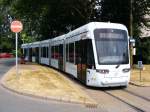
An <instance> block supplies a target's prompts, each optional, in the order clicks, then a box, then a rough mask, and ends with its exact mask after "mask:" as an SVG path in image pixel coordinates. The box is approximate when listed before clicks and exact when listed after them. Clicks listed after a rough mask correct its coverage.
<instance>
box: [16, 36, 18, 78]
mask: <svg viewBox="0 0 150 112" xmlns="http://www.w3.org/2000/svg"><path fill="white" fill-rule="evenodd" d="M16 75H17V76H18V33H16Z"/></svg>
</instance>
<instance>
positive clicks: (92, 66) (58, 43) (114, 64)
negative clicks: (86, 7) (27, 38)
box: [22, 22, 130, 87]
mask: <svg viewBox="0 0 150 112" xmlns="http://www.w3.org/2000/svg"><path fill="white" fill-rule="evenodd" d="M22 48H23V50H24V53H25V54H24V56H25V59H26V60H27V61H32V62H37V63H40V64H45V65H49V66H51V67H54V68H56V69H59V70H61V71H64V72H66V73H68V74H70V75H72V76H74V77H75V78H77V79H79V80H80V81H81V82H83V83H85V84H86V85H88V86H95V87H114V86H127V85H128V83H129V79H130V58H129V57H130V56H129V36H128V31H127V28H126V27H125V26H124V25H121V24H115V23H104V22H91V23H89V24H86V25H84V26H82V27H80V28H78V29H76V30H74V31H71V32H69V33H67V34H65V35H62V36H59V37H56V38H53V39H49V40H44V41H41V42H34V43H29V44H23V45H22Z"/></svg>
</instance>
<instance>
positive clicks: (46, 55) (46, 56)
mask: <svg viewBox="0 0 150 112" xmlns="http://www.w3.org/2000/svg"><path fill="white" fill-rule="evenodd" d="M46 58H48V47H46Z"/></svg>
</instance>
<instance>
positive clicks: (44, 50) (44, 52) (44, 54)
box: [43, 47, 46, 58]
mask: <svg viewBox="0 0 150 112" xmlns="http://www.w3.org/2000/svg"><path fill="white" fill-rule="evenodd" d="M43 57H44V58H46V47H43Z"/></svg>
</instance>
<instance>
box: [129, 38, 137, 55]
mask: <svg viewBox="0 0 150 112" xmlns="http://www.w3.org/2000/svg"><path fill="white" fill-rule="evenodd" d="M130 45H131V46H132V47H133V50H132V55H136V48H135V39H134V38H132V37H131V38H130Z"/></svg>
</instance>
